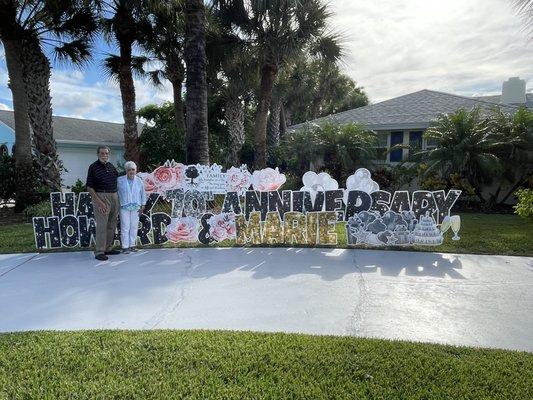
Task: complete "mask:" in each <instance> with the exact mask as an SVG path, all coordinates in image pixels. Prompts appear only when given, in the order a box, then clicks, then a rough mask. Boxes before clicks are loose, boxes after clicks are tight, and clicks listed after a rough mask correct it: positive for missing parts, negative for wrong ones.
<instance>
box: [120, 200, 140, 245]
mask: <svg viewBox="0 0 533 400" xmlns="http://www.w3.org/2000/svg"><path fill="white" fill-rule="evenodd" d="M138 225H139V211H129V210H123V209H120V241H121V242H122V248H123V249H128V248H130V247H135V244H136V242H137V228H138Z"/></svg>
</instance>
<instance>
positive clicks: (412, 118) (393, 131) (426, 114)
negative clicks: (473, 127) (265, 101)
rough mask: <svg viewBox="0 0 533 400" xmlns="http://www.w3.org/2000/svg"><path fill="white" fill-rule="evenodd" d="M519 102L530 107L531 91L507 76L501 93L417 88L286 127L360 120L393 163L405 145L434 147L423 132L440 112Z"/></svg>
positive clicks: (403, 155) (509, 107) (511, 107)
mask: <svg viewBox="0 0 533 400" xmlns="http://www.w3.org/2000/svg"><path fill="white" fill-rule="evenodd" d="M519 106H526V107H528V108H531V109H533V93H527V94H526V82H525V81H524V80H522V79H519V78H510V79H509V80H508V81H506V82H504V83H503V88H502V95H498V96H479V97H465V96H459V95H455V94H450V93H443V92H438V91H435V90H420V91H418V92H414V93H410V94H406V95H403V96H400V97H396V98H393V99H390V100H386V101H382V102H380V103H376V104H371V105H368V106H364V107H360V108H355V109H352V110H348V111H344V112H341V113H338V114H333V115H329V116H326V117H323V118H319V119H316V120H314V121H309V122H305V123H303V124H298V125H294V126H291V127H290V128H289V130H292V131H294V130H298V129H301V128H303V127H304V126H305V125H306V124H309V123H315V124H319V125H320V124H321V123H325V122H334V123H340V124H346V123H351V122H353V123H359V124H362V125H364V126H366V127H367V128H368V129H371V130H373V131H374V132H376V133H377V136H378V149H379V150H378V154H379V160H378V161H381V162H383V163H392V164H394V163H397V162H400V161H403V160H406V159H407V157H408V156H409V148H407V145H409V146H410V147H411V148H413V149H415V150H418V149H424V150H425V149H431V148H432V147H435V143H432V142H431V141H427V140H426V139H425V138H424V137H423V133H424V130H425V129H427V128H428V127H429V125H430V124H431V122H432V121H434V120H435V119H436V118H437V116H438V115H439V114H447V113H453V112H456V111H457V110H459V109H461V108H464V109H467V110H470V109H472V108H474V107H478V108H480V110H481V112H487V113H488V112H490V111H491V110H493V109H494V108H495V107H499V108H500V109H501V110H502V111H504V112H509V113H514V112H516V110H518V107H519ZM395 145H404V146H405V148H403V149H397V150H393V151H389V150H390V149H391V148H392V147H393V146H395Z"/></svg>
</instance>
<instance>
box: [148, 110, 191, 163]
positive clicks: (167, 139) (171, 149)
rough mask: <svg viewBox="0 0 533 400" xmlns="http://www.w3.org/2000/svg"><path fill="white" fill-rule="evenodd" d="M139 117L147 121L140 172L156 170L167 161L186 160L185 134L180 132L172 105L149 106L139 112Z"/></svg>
mask: <svg viewBox="0 0 533 400" xmlns="http://www.w3.org/2000/svg"><path fill="white" fill-rule="evenodd" d="M138 115H139V116H140V117H141V118H144V119H145V120H146V125H145V126H144V128H143V130H142V132H141V135H140V136H139V145H140V151H141V163H140V164H141V165H139V166H138V169H139V171H146V170H151V169H154V167H156V166H158V165H160V164H161V163H162V162H165V161H166V160H172V159H174V160H176V161H178V162H183V161H184V160H185V133H184V132H179V131H178V129H177V127H176V122H175V118H174V106H173V104H172V103H164V104H162V105H161V106H156V105H153V104H151V105H147V106H145V107H143V108H141V109H140V110H139V111H138Z"/></svg>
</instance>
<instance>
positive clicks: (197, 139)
mask: <svg viewBox="0 0 533 400" xmlns="http://www.w3.org/2000/svg"><path fill="white" fill-rule="evenodd" d="M205 46H206V15H205V6H204V2H203V0H185V48H184V58H185V65H186V67H187V81H186V88H187V97H186V107H187V162H188V163H200V164H209V131H208V126H207V80H206V68H207V59H206V52H205Z"/></svg>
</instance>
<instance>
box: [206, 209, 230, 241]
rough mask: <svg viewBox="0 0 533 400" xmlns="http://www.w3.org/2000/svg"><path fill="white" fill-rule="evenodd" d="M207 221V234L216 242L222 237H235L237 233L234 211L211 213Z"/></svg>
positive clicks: (222, 238)
mask: <svg viewBox="0 0 533 400" xmlns="http://www.w3.org/2000/svg"><path fill="white" fill-rule="evenodd" d="M207 223H208V224H209V234H210V235H211V237H212V238H213V239H215V240H216V241H217V242H221V241H222V240H224V239H235V237H236V235H237V228H236V226H235V214H234V213H222V214H218V215H213V216H212V217H211V218H209V220H208V221H207Z"/></svg>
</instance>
